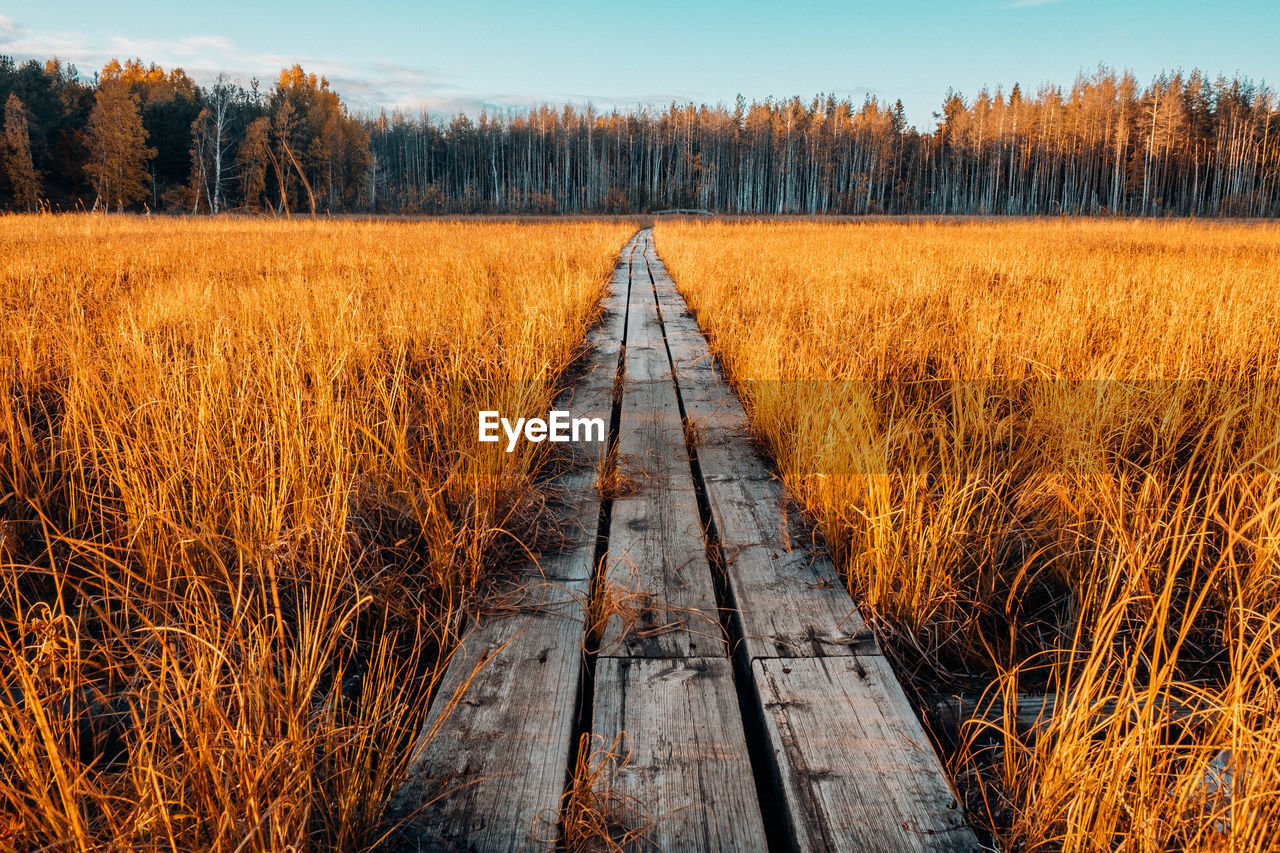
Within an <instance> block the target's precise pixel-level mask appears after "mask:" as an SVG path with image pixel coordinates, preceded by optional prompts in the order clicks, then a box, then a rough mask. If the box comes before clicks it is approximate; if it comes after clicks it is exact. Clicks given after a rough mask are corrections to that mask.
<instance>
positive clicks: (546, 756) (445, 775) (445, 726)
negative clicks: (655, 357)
mask: <svg viewBox="0 0 1280 853" xmlns="http://www.w3.org/2000/svg"><path fill="white" fill-rule="evenodd" d="M635 245H636V241H635V240H634V239H633V240H632V241H631V242H630V243H629V244H628V246H627V248H625V249H624V250H623V254H622V257H621V258H620V260H619V263H618V266H617V267H616V268H615V271H614V275H613V277H612V279H611V281H610V285H609V288H608V291H607V293H606V296H605V298H604V300H603V308H604V311H603V313H602V316H601V318H600V321H599V322H598V323H597V324H596V326H595V327H594V328H592V329H591V330H590V331H589V332H588V335H587V345H588V350H587V353H586V364H585V365H584V372H583V374H582V376H580V377H578V378H577V381H576V382H575V383H574V385H573V386H572V387H571V388H568V389H566V390H565V391H564V392H562V393H561V394H560V395H559V396H558V397H557V400H556V408H558V409H563V410H567V411H570V412H572V413H573V414H574V415H575V416H578V417H602V418H603V419H604V420H605V423H606V424H607V423H608V421H609V418H610V416H611V413H612V406H613V386H614V378H615V375H616V372H617V366H618V358H619V355H620V352H621V338H622V334H623V321H624V317H625V312H626V305H627V294H628V289H629V279H630V263H629V254H630V250H631V249H632V248H634V246H635ZM561 449H562V451H564V452H562V453H561V454H560V456H561V458H560V459H558V460H557V473H556V475H555V476H554V477H552V478H551V482H550V483H548V484H546V485H547V486H548V487H549V494H550V498H549V503H550V509H551V511H552V513H553V517H554V518H555V522H556V525H557V527H558V528H559V529H560V531H561V532H562V534H563V535H564V537H565V542H564V543H563V544H562V546H561V547H559V548H557V549H555V550H553V551H550V552H548V553H544V554H541V555H539V556H538V558H537V560H536V561H535V562H534V564H533V565H530V566H526V567H524V569H523V571H522V572H521V575H522V577H523V578H524V584H523V586H521V584H520V583H519V582H517V583H516V584H515V585H514V586H513V590H512V594H511V595H510V596H509V597H508V598H507V600H505V601H504V602H503V603H502V607H501V608H500V609H498V610H497V611H496V612H489V613H487V614H480V615H477V616H474V617H473V619H472V627H471V629H470V631H469V633H468V634H467V635H466V636H465V637H464V638H463V640H462V641H461V642H460V644H459V646H458V648H457V649H456V651H455V653H454V655H453V657H452V658H451V659H450V661H449V664H448V666H447V667H446V670H445V673H444V675H443V676H442V678H441V684H440V686H439V688H438V690H437V696H436V699H435V701H434V702H433V704H432V707H431V709H430V711H429V713H428V715H427V719H426V721H425V723H424V726H423V729H422V732H421V733H420V735H419V738H418V742H417V743H416V744H415V748H414V753H413V757H412V759H411V762H410V766H409V773H408V775H407V779H406V781H405V783H404V784H403V785H402V786H401V788H400V789H399V791H398V792H397V795H396V798H395V801H394V803H393V809H392V810H393V813H394V814H396V815H399V816H401V817H403V818H405V823H404V825H403V831H402V833H401V839H400V842H401V847H402V848H403V849H417V850H483V851H514V850H549V849H553V847H554V844H555V840H556V822H557V820H558V814H559V807H560V802H561V797H562V795H563V793H564V781H565V774H566V772H567V769H568V761H569V753H570V747H571V745H572V744H573V742H574V737H573V728H574V725H575V711H576V708H575V703H576V698H577V689H578V684H579V682H580V680H581V677H582V668H583V655H584V652H583V648H582V643H583V639H584V637H585V631H586V627H585V622H586V600H587V596H588V591H589V587H590V580H591V575H592V573H593V570H594V556H595V550H596V534H597V528H598V523H599V518H600V502H601V500H600V495H599V492H598V490H597V489H596V474H597V468H598V467H599V465H600V460H601V457H602V455H603V454H604V452H605V450H606V447H605V444H604V443H596V442H590V443H582V444H578V445H564V446H563V447H562V448H561ZM539 575H541V577H542V578H545V579H550V580H545V581H539V580H538V577H539ZM536 821H540V822H541V825H540V826H539V827H537V831H536V833H535V822H536Z"/></svg>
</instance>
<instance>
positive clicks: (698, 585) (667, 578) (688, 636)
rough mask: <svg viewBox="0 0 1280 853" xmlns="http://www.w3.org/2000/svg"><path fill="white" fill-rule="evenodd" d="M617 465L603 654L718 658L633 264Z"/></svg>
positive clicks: (698, 527)
mask: <svg viewBox="0 0 1280 853" xmlns="http://www.w3.org/2000/svg"><path fill="white" fill-rule="evenodd" d="M625 378H626V381H625V383H624V385H623V399H622V410H621V416H620V418H619V423H618V464H619V466H620V467H621V469H622V471H623V472H624V474H625V479H626V480H627V481H628V484H629V489H624V491H623V492H622V494H620V495H619V496H618V497H616V498H615V499H614V501H613V511H612V517H611V521H610V530H609V552H608V556H607V558H606V562H605V575H604V583H603V584H601V585H599V586H598V588H597V600H596V603H595V606H596V608H597V609H596V612H597V613H601V614H604V615H605V616H606V617H607V622H606V623H605V630H604V632H603V636H602V638H601V642H600V651H601V654H605V655H622V656H641V657H685V656H695V657H696V656H701V655H708V654H715V653H722V650H723V647H724V646H723V642H724V641H723V634H722V631H721V629H720V620H719V611H718V608H717V603H716V598H715V588H714V585H713V581H712V575H711V566H710V564H709V563H708V561H707V556H706V542H705V540H704V538H703V531H702V524H701V521H700V519H699V517H698V505H697V497H696V493H695V492H694V486H693V474H692V472H691V471H690V468H689V456H688V449H687V447H686V445H685V439H684V429H683V425H682V422H681V419H680V407H679V401H678V399H677V397H676V389H675V384H674V382H673V380H672V376H671V364H670V360H669V359H668V357H667V350H666V344H665V342H664V341H663V339H662V326H661V324H660V323H659V322H658V312H657V303H656V302H655V301H654V297H653V290H652V286H651V285H650V283H649V279H648V275H647V274H646V273H645V272H644V271H643V269H642V268H641V267H640V264H637V269H636V270H635V271H634V272H633V275H632V288H631V301H630V304H629V306H628V322H627V348H626V356H625Z"/></svg>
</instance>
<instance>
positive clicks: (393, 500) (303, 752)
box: [0, 216, 631, 851]
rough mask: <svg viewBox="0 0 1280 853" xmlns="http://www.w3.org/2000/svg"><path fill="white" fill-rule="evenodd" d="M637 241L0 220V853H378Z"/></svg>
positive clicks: (584, 225) (552, 230)
mask: <svg viewBox="0 0 1280 853" xmlns="http://www.w3.org/2000/svg"><path fill="white" fill-rule="evenodd" d="M630 230H631V228H630V226H628V225H625V224H621V223H589V222H576V223H568V224H565V223H560V224H556V225H518V224H505V225H482V224H467V223H430V224H374V223H367V222H365V223H361V222H322V223H315V222H309V223H278V222H268V221H249V220H220V221H200V222H195V221H173V220H159V221H151V220H147V219H140V218H110V217H93V216H76V217H62V218H52V217H5V218H4V219H3V220H0V388H3V389H4V392H5V393H4V394H2V395H0V579H2V580H3V584H2V586H3V589H2V590H0V667H2V672H0V815H3V817H0V849H23V850H36V849H43V848H44V847H45V845H52V847H51V848H50V849H54V848H56V849H59V850H72V849H74V850H91V849H139V848H144V847H145V848H147V849H155V848H163V849H175V850H225V851H243V850H267V849H271V850H283V849H298V850H303V849H363V848H367V847H369V846H370V845H372V844H373V843H375V842H376V841H377V839H378V837H379V835H380V833H381V832H382V831H383V830H384V829H385V827H384V826H383V822H384V818H385V815H384V810H385V807H386V803H387V800H388V795H389V793H390V791H391V789H392V787H393V786H394V785H395V784H396V779H397V774H398V773H399V772H400V771H401V770H402V768H403V765H404V761H405V759H406V754H405V753H406V751H407V749H408V748H409V746H410V744H411V743H412V736H413V734H414V733H415V727H416V725H417V723H418V720H419V715H420V712H421V710H422V704H423V702H424V699H425V696H426V691H427V689H428V687H429V685H430V683H431V681H432V678H433V674H434V672H435V671H436V670H435V665H436V663H437V662H436V660H435V657H434V655H435V653H436V651H438V650H441V649H444V648H447V645H448V635H449V632H450V630H451V629H452V628H453V623H454V616H455V615H456V614H457V613H458V612H459V609H460V606H461V604H462V602H463V600H464V599H465V597H466V596H467V595H468V594H469V593H470V592H471V591H472V590H474V589H475V588H476V586H477V585H478V584H480V583H481V582H482V581H483V580H485V578H487V577H489V576H490V575H492V574H493V572H494V571H496V570H500V569H501V568H502V567H503V565H505V564H507V563H510V562H511V561H512V560H517V559H520V558H521V556H522V555H523V553H524V550H525V548H526V547H527V546H528V545H530V544H531V543H534V542H536V539H537V537H538V535H539V531H538V524H539V518H538V511H537V508H538V506H539V501H538V500H537V497H536V495H534V494H533V492H532V486H533V477H534V475H535V474H536V472H537V470H538V468H539V466H540V465H541V464H542V463H543V462H544V461H545V456H546V450H545V448H546V445H531V444H529V443H521V444H520V445H519V446H518V448H517V450H516V452H514V453H510V454H508V453H505V452H503V451H504V447H502V446H500V445H493V444H485V445H481V444H478V443H477V441H476V412H477V409H478V408H496V409H499V410H501V411H502V412H503V414H508V413H509V414H510V416H512V417H516V416H534V415H545V413H546V411H547V409H548V407H549V404H550V402H551V399H552V396H553V394H554V392H555V390H556V387H557V383H558V382H560V381H561V379H562V375H563V373H564V371H565V369H566V368H567V367H568V366H569V365H570V364H571V362H572V361H573V360H574V359H575V358H576V357H577V356H578V355H580V354H581V347H582V340H583V335H584V331H585V329H586V328H587V326H588V325H589V324H590V323H591V322H592V320H593V318H594V316H595V312H596V311H597V308H596V304H597V300H598V299H599V297H600V295H601V293H602V291H603V287H604V285H605V283H606V281H607V277H608V274H609V271H610V269H611V267H612V265H613V262H614V258H615V255H616V252H617V249H618V246H620V245H621V244H622V243H623V241H624V240H625V238H626V236H627V235H628V233H629V232H630Z"/></svg>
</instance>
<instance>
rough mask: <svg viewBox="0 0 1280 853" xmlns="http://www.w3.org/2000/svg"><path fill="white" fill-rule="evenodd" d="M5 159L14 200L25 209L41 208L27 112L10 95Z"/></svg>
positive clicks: (5, 118)
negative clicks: (32, 158) (32, 160)
mask: <svg viewBox="0 0 1280 853" xmlns="http://www.w3.org/2000/svg"><path fill="white" fill-rule="evenodd" d="M2 153H3V155H4V157H3V159H4V165H5V170H6V171H7V172H8V174H9V183H10V185H11V186H12V187H13V200H14V202H15V203H16V205H17V206H18V208H19V209H22V210H28V211H30V210H35V209H36V208H38V207H39V206H40V174H39V173H38V172H37V171H36V169H35V166H34V165H33V164H32V162H31V134H30V132H29V131H28V129H27V111H26V110H25V109H24V108H23V106H22V101H20V100H18V96H17V95H15V94H13V93H12V92H10V93H9V100H7V101H5V104H4V146H3V152H2Z"/></svg>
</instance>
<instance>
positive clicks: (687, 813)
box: [593, 657, 767, 851]
mask: <svg viewBox="0 0 1280 853" xmlns="http://www.w3.org/2000/svg"><path fill="white" fill-rule="evenodd" d="M593 719H594V731H595V734H597V735H599V736H600V737H601V738H602V739H603V741H604V743H606V744H608V743H612V742H613V740H614V738H615V737H617V736H618V735H619V734H620V733H623V732H625V733H626V734H627V740H626V743H627V745H629V747H630V749H631V756H630V757H631V760H630V763H629V764H627V765H624V766H623V767H622V768H621V769H619V770H618V771H617V773H616V774H615V775H613V776H612V777H611V778H610V779H609V783H610V787H611V790H613V791H615V792H617V793H619V794H622V795H624V796H627V797H632V798H634V800H635V802H637V803H638V804H639V805H640V806H641V808H642V809H643V810H644V811H646V812H647V813H648V817H649V818H650V819H651V820H652V821H653V825H652V826H651V827H650V828H649V830H648V832H647V833H646V840H647V841H648V842H649V845H651V846H649V847H646V848H645V849H653V850H724V851H730V850H732V851H749V850H761V851H763V850H765V849H767V847H766V844H765V832H764V823H763V821H762V820H761V817H760V807H759V802H758V801H757V798H756V792H755V786H754V783H753V782H752V775H751V763H750V759H749V758H748V756H747V747H746V742H745V739H744V736H743V730H742V721H741V718H740V716H739V713H738V699H737V696H736V694H735V692H734V688H733V679H732V675H731V672H730V666H729V662H728V661H727V660H726V659H724V658H722V657H715V658H683V659H668V660H645V659H627V658H623V659H616V658H601V659H600V661H599V663H598V666H597V670H596V694H595V710H594V717H593Z"/></svg>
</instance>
